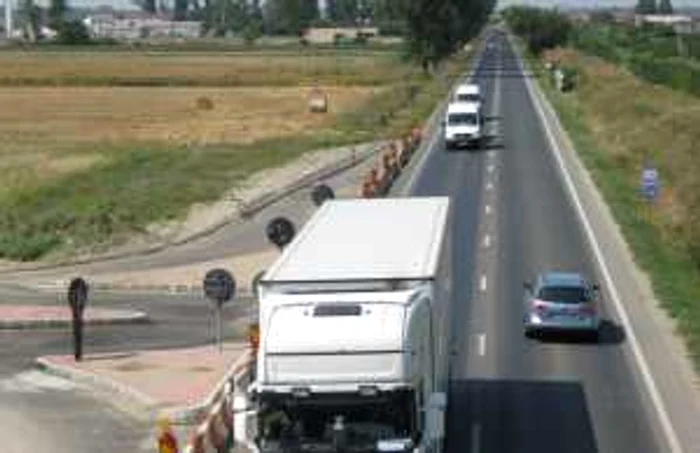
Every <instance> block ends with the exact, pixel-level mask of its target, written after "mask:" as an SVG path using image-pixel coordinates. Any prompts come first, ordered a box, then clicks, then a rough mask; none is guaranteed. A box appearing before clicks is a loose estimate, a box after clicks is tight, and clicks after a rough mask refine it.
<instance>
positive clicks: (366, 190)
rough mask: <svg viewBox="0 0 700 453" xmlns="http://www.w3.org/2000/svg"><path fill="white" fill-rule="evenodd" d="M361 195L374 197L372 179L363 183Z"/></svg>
mask: <svg viewBox="0 0 700 453" xmlns="http://www.w3.org/2000/svg"><path fill="white" fill-rule="evenodd" d="M361 196H362V198H373V197H374V188H373V187H372V183H371V181H365V182H363V183H362V190H361Z"/></svg>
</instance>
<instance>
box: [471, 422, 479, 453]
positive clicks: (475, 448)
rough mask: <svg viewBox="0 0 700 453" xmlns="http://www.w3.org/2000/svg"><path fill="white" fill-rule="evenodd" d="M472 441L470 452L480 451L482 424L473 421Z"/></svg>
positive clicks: (477, 452) (476, 452)
mask: <svg viewBox="0 0 700 453" xmlns="http://www.w3.org/2000/svg"><path fill="white" fill-rule="evenodd" d="M471 437H472V441H471V448H470V450H469V451H470V453H479V451H480V450H481V424H480V423H473V424H472V436H471Z"/></svg>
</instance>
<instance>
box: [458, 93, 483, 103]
mask: <svg viewBox="0 0 700 453" xmlns="http://www.w3.org/2000/svg"><path fill="white" fill-rule="evenodd" d="M457 100H458V101H461V102H479V101H481V99H479V95H478V94H460V95H458V96H457Z"/></svg>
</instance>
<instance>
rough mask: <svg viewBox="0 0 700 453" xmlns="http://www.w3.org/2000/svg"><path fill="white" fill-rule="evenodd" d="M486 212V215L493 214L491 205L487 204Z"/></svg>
mask: <svg viewBox="0 0 700 453" xmlns="http://www.w3.org/2000/svg"><path fill="white" fill-rule="evenodd" d="M484 212H486V214H491V205H489V204H487V205H486V206H485V207H484Z"/></svg>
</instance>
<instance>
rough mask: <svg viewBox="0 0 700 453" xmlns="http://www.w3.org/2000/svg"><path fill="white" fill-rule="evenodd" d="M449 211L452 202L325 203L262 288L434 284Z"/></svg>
mask: <svg viewBox="0 0 700 453" xmlns="http://www.w3.org/2000/svg"><path fill="white" fill-rule="evenodd" d="M448 210H449V198H447V197H411V198H380V199H349V200H329V201H326V202H325V203H324V204H323V205H322V206H321V207H320V208H319V209H318V211H316V213H315V214H314V215H313V216H312V217H311V219H310V220H309V221H308V222H307V223H306V225H304V227H303V228H302V229H301V231H300V232H299V234H298V235H297V237H295V238H294V240H293V241H292V243H291V244H289V246H287V248H286V249H285V250H284V252H283V253H282V255H281V256H280V257H279V258H278V259H277V261H275V263H273V265H272V267H270V268H269V269H268V271H267V272H266V273H265V275H264V276H263V278H262V279H261V281H260V283H261V285H262V286H265V285H267V284H269V283H274V282H284V283H291V282H297V283H301V282H324V281H326V282H329V281H333V282H340V281H367V280H419V279H430V278H433V277H434V276H435V273H436V271H437V266H438V260H439V254H440V248H441V244H442V240H443V236H444V234H445V230H446V227H445V224H446V221H447V215H448Z"/></svg>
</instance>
